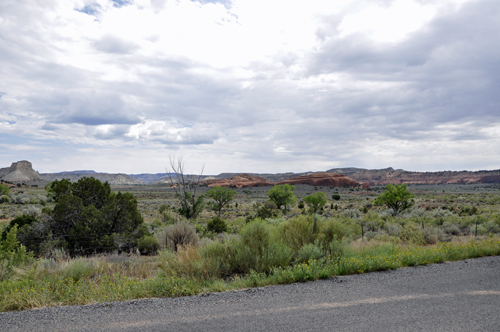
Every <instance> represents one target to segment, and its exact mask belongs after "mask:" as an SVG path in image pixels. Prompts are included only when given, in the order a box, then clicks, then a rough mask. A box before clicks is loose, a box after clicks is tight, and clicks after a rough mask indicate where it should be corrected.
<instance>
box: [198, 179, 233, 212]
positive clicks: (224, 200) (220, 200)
mask: <svg viewBox="0 0 500 332" xmlns="http://www.w3.org/2000/svg"><path fill="white" fill-rule="evenodd" d="M234 195H236V191H234V190H232V189H229V188H226V187H219V186H216V187H213V188H212V189H210V190H209V191H207V193H206V194H205V196H207V197H209V198H211V199H213V200H214V202H212V204H211V207H212V209H213V210H214V211H216V212H218V215H219V218H220V213H221V210H222V208H223V207H224V206H226V205H227V204H228V203H229V202H231V201H232V200H233V197H234Z"/></svg>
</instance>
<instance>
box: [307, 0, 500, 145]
mask: <svg viewBox="0 0 500 332" xmlns="http://www.w3.org/2000/svg"><path fill="white" fill-rule="evenodd" d="M499 13H500V4H499V3H498V2H497V1H475V2H471V3H468V4H466V5H464V7H463V8H462V9H461V10H460V11H459V12H457V13H450V14H448V15H443V16H440V17H437V18H435V19H434V20H433V21H432V22H430V24H429V25H428V26H427V27H426V28H425V29H422V30H420V31H417V32H416V33H414V34H412V35H410V36H409V38H408V39H407V40H405V41H403V42H401V43H396V44H385V45H384V44H380V43H374V42H372V41H370V40H368V39H366V37H363V36H361V35H351V36H346V37H344V38H338V37H336V34H337V33H336V30H335V26H333V27H332V28H333V31H332V32H331V35H332V37H331V38H330V39H327V41H326V42H325V44H324V45H323V47H322V48H321V49H320V50H319V51H318V52H317V53H316V54H315V55H314V57H313V59H312V61H311V62H310V66H309V70H308V74H309V75H310V76H313V77H314V76H316V75H319V74H331V73H337V74H346V75H349V76H350V77H352V78H353V79H355V80H358V81H359V80H360V81H367V82H372V83H374V84H380V86H383V84H390V83H392V84H393V85H392V86H390V87H389V88H386V89H384V88H381V89H380V88H379V89H377V90H376V91H370V90H368V91H363V92H361V91H359V90H357V91H356V93H357V94H359V95H356V94H353V95H349V93H332V94H331V95H330V96H328V97H327V98H326V99H325V100H324V102H323V104H322V105H319V106H320V108H321V106H323V108H325V109H332V110H335V112H336V113H338V114H342V116H345V117H350V116H355V117H357V118H358V119H359V121H360V122H364V123H365V124H367V126H368V127H369V128H370V129H371V131H372V132H377V131H378V132H380V133H381V134H382V133H387V134H388V135H390V136H394V137H399V138H403V139H404V138H411V137H412V136H413V133H415V135H414V136H415V137H416V138H418V137H421V134H420V131H422V130H425V129H427V130H429V129H432V127H435V126H438V125H441V124H446V123H454V122H462V123H463V122H469V121H471V122H475V121H477V120H481V119H484V118H489V119H490V120H491V121H493V122H495V123H498V122H499V121H500V113H499V112H498V109H499V106H500V95H499V94H498V91H499V90H498V88H499V85H498V82H499V80H498V78H499V77H500V62H499V61H498V59H499V58H500V21H499V20H498V17H499ZM368 123H372V125H371V126H370V125H369V124H368ZM384 123H385V125H383V124H384ZM375 124H378V125H379V126H375ZM477 126H478V127H481V126H483V123H479V122H478V123H477ZM461 137H462V138H465V137H467V139H474V138H475V137H476V138H478V139H480V138H481V135H460V134H459V133H457V135H456V136H455V139H461Z"/></svg>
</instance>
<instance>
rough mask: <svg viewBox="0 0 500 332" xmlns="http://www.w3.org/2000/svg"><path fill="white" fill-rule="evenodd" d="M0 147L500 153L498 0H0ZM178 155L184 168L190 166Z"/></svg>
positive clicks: (459, 162) (392, 159)
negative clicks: (299, 1)
mask: <svg viewBox="0 0 500 332" xmlns="http://www.w3.org/2000/svg"><path fill="white" fill-rule="evenodd" d="M0 13H1V14H0V77H1V78H2V79H1V80H0V133H1V134H0V155H1V157H0V162H1V165H0V166H1V167H6V166H9V165H10V163H11V162H13V161H17V160H21V159H28V160H30V161H32V162H33V164H34V167H35V168H36V169H38V170H40V171H61V170H73V169H95V170H97V171H106V172H127V173H140V172H151V173H157V172H163V171H164V169H165V167H166V166H167V164H168V156H169V155H173V154H175V155H178V156H183V157H184V160H185V161H186V162H187V163H188V164H191V165H190V166H189V165H187V166H188V168H189V167H192V168H193V169H192V170H191V171H197V170H198V169H199V168H201V165H202V164H204V165H205V173H210V174H216V173H220V172H240V171H246V172H284V171H307V170H325V169H328V168H333V167H347V166H356V167H366V168H382V167H388V166H392V167H394V168H404V169H408V170H447V169H450V170H461V169H469V170H477V169H498V168H500V167H499V165H500V94H499V93H498V91H500V83H499V82H500V60H499V59H500V3H499V2H498V1H495V0H469V1H467V0H461V1H453V0H441V1H432V2H429V1H422V0H415V1H408V0H391V1H362V0H345V1H333V2H332V1H320V0H314V1H313V0H311V1H308V2H307V4H306V3H305V2H304V3H297V4H294V3H290V2H287V1H282V0H276V1H272V2H269V1H263V0H254V1H251V2H249V1H243V0H233V1H231V0H224V1H222V0H220V1H219V0H217V1H212V0H210V1H208V0H199V1H190V0H178V1H173V0H128V1H124V0H112V1H111V0H97V1H93V0H92V1H90V0H89V1H87V0H75V1H63V0H51V1H46V0H44V1H42V0H38V1H37V0H31V1H30V0H5V1H2V3H0ZM188 171H189V169H188Z"/></svg>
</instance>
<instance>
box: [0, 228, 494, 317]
mask: <svg viewBox="0 0 500 332" xmlns="http://www.w3.org/2000/svg"><path fill="white" fill-rule="evenodd" d="M493 255H500V240H499V239H498V238H491V239H487V240H482V241H478V240H474V239H469V240H467V242H463V243H441V244H438V245H435V246H425V247H422V246H402V245H394V244H390V243H377V242H374V241H370V242H364V243H361V244H360V243H352V244H350V245H348V246H347V247H346V249H345V251H344V255H343V256H342V257H341V258H339V259H330V258H328V257H327V258H324V259H320V260H309V261H308V262H307V263H301V264H296V265H293V266H288V267H282V268H275V269H273V270H271V272H270V273H268V274H264V273H255V272H251V273H249V274H247V275H244V276H233V277H230V278H228V279H220V278H202V277H198V278H195V277H191V278H190V277H179V276H176V275H172V274H169V272H168V271H169V270H168V269H164V268H162V266H164V264H165V261H164V260H163V259H164V258H163V256H162V255H158V256H155V257H131V258H123V257H122V258H120V257H116V256H115V257H101V258H99V257H96V258H92V259H85V258H79V259H73V260H60V261H53V260H38V261H36V262H35V263H33V264H32V265H30V266H26V267H24V268H22V269H21V268H19V269H17V270H16V275H15V277H14V278H11V279H9V280H5V281H2V282H0V311H9V310H24V309H32V308H40V307H50V306H59V305H79V304H89V303H96V302H109V301H124V300H131V299H138V298H149V297H177V296H185V295H195V294H200V293H205V292H220V291H226V290H233V289H241V288H246V287H256V286H267V285H275V284H287V283H293V282H302V281H308V280H317V279H325V278H329V277H333V276H337V275H349V274H357V273H366V272H372V271H383V270H390V269H397V268H401V267H407V266H416V265H427V264H434V263H442V262H445V261H455V260H462V259H467V258H476V257H482V256H493Z"/></svg>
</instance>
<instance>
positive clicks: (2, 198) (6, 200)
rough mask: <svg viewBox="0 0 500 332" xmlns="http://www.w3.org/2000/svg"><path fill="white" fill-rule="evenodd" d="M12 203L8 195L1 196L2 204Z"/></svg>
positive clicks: (0, 201)
mask: <svg viewBox="0 0 500 332" xmlns="http://www.w3.org/2000/svg"><path fill="white" fill-rule="evenodd" d="M1 203H10V197H9V196H8V195H0V204H1Z"/></svg>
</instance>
